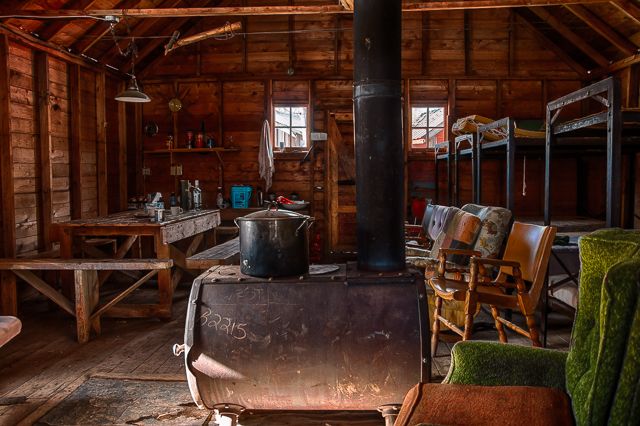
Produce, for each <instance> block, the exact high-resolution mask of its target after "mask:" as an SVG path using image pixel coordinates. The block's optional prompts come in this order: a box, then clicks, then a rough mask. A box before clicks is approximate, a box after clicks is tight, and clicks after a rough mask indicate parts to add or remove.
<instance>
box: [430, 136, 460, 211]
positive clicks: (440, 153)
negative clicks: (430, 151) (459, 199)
mask: <svg viewBox="0 0 640 426" xmlns="http://www.w3.org/2000/svg"><path fill="white" fill-rule="evenodd" d="M433 148H434V155H433V158H434V173H435V181H436V185H435V197H434V198H435V204H441V201H440V185H439V182H440V179H439V177H440V171H439V169H438V160H447V205H449V206H450V205H451V157H452V156H455V154H454V153H453V152H454V143H453V142H451V141H444V142H440V143H437V144H435V145H434V147H433Z"/></svg>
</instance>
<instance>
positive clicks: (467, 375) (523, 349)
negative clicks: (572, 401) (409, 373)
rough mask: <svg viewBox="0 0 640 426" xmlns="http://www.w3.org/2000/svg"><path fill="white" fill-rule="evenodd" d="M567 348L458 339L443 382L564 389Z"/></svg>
mask: <svg viewBox="0 0 640 426" xmlns="http://www.w3.org/2000/svg"><path fill="white" fill-rule="evenodd" d="M566 361H567V352H561V351H555V350H550V349H541V348H532V347H528V346H518V345H508V344H504V343H494V342H479V341H465V342H458V343H456V344H455V345H454V347H453V350H452V351H451V366H450V368H449V373H448V374H447V377H446V378H445V379H444V381H443V383H450V384H467V385H481V386H542V387H551V388H558V389H562V390H565V364H566Z"/></svg>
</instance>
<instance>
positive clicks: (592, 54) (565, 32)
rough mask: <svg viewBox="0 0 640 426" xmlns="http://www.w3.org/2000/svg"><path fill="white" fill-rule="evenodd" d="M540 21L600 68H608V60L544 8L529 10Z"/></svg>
mask: <svg viewBox="0 0 640 426" xmlns="http://www.w3.org/2000/svg"><path fill="white" fill-rule="evenodd" d="M530 10H531V11H532V12H533V13H535V14H536V15H537V16H538V17H539V18H540V19H542V20H544V21H545V22H546V23H547V24H549V25H550V26H551V28H553V29H554V30H556V31H557V32H558V33H559V34H560V35H561V36H562V37H564V38H566V39H567V40H568V41H569V42H571V44H573V45H574V46H575V47H577V48H578V49H580V50H581V51H582V52H583V53H584V54H585V55H587V56H588V57H589V58H591V59H592V60H593V61H594V62H595V63H596V64H598V65H599V66H601V67H603V68H604V67H607V66H609V60H608V59H607V58H605V57H604V55H603V54H602V53H600V52H598V51H597V50H596V49H595V48H594V47H592V46H591V45H590V44H589V43H587V42H586V41H585V40H584V39H583V38H582V37H580V36H579V35H577V34H576V33H574V32H573V31H572V30H571V29H569V27H567V26H566V25H565V24H563V23H562V21H560V19H558V18H557V17H556V16H555V15H553V14H552V13H551V12H549V11H548V10H546V9H544V8H539V7H534V8H531V9H530Z"/></svg>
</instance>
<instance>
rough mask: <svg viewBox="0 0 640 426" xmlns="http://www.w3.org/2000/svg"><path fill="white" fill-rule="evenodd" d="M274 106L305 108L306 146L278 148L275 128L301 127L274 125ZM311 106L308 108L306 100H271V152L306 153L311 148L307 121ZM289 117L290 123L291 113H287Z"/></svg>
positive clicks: (308, 120)
mask: <svg viewBox="0 0 640 426" xmlns="http://www.w3.org/2000/svg"><path fill="white" fill-rule="evenodd" d="M276 108H306V110H307V112H306V117H305V125H304V129H305V134H306V140H307V146H305V147H284V148H279V147H278V146H276V143H277V131H278V130H277V129H280V128H288V129H302V127H301V126H287V127H284V126H276ZM310 110H311V108H309V104H308V103H307V102H287V101H278V102H273V103H272V104H271V122H272V123H273V125H272V126H271V140H272V142H271V146H272V148H273V153H274V154H284V153H291V152H293V153H296V152H301V153H306V152H308V151H309V150H310V149H311V130H310V128H309V127H310V126H309V122H310V118H309V112H310ZM289 117H290V121H289V123H291V122H292V121H293V120H292V116H291V113H290V115H289Z"/></svg>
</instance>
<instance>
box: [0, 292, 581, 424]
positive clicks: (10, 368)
mask: <svg viewBox="0 0 640 426" xmlns="http://www.w3.org/2000/svg"><path fill="white" fill-rule="evenodd" d="M142 291H143V292H144V291H153V289H146V290H145V289H143V290H142ZM187 297H188V288H187V287H178V290H177V292H176V302H175V304H174V315H173V319H172V320H170V321H159V320H156V319H127V320H121V319H110V318H107V319H104V320H103V322H102V334H101V335H100V336H99V337H95V336H93V337H92V339H91V340H90V341H89V343H87V344H84V345H79V344H78V343H76V340H75V322H74V320H73V318H71V317H70V316H69V315H67V314H66V313H64V312H62V311H60V310H59V309H56V308H51V307H50V306H49V304H48V303H46V302H42V301H41V300H32V301H29V302H27V303H23V304H22V305H21V313H20V316H21V318H22V320H23V331H22V333H21V334H20V335H19V336H18V337H16V338H15V339H14V340H12V341H11V342H9V343H8V344H6V345H5V346H4V347H2V348H0V425H14V424H33V423H34V422H36V421H37V420H38V419H40V418H41V417H42V416H44V415H45V414H46V413H47V412H48V411H50V410H51V409H52V408H54V407H56V406H57V405H58V404H59V403H60V402H61V401H62V400H64V398H65V397H67V396H68V395H70V394H71V393H72V392H74V391H75V390H76V389H77V388H78V387H79V386H81V385H82V384H83V383H84V382H85V381H86V380H87V379H88V378H89V377H102V378H110V379H116V380H118V379H121V380H124V379H132V380H158V381H162V380H165V381H174V380H180V379H183V378H184V361H183V358H182V357H175V356H174V355H173V353H172V346H173V344H174V343H181V342H182V339H183V336H184V318H185V313H186V306H187V303H186V300H187ZM515 319H516V321H518V320H519V319H518V317H517V316H515ZM480 320H482V318H480ZM550 324H551V326H552V330H551V332H550V334H549V339H548V342H549V347H552V348H556V349H562V350H566V349H567V348H568V346H569V340H570V327H571V319H570V318H567V317H563V316H560V315H555V314H553V315H552V316H551V321H550ZM444 337H445V340H446V341H443V342H441V343H440V345H439V348H438V354H437V356H436V357H435V358H434V359H433V363H432V366H433V377H434V380H436V381H437V380H441V378H442V377H444V376H445V375H446V373H447V371H448V369H449V364H450V361H449V354H450V351H451V347H452V346H453V343H454V342H455V339H453V338H451V336H449V337H448V338H447V336H444ZM474 339H479V340H497V333H496V331H495V330H494V329H492V328H484V329H480V330H478V331H477V333H474ZM509 340H510V342H511V343H515V344H524V345H529V343H528V341H527V340H526V339H525V338H523V337H521V336H517V335H516V334H514V333H511V332H509ZM120 403H121V404H123V405H125V404H127V401H125V400H123V401H121V402H120ZM290 414H291V416H293V417H291V418H292V419H294V418H297V417H295V416H296V415H297V414H295V413H290ZM269 416H272V414H269V415H266V417H265V419H268V418H274V417H269ZM245 418H246V421H248V422H249V423H247V424H270V423H269V421H268V420H265V421H266V423H259V422H258V421H257V420H255V419H253V418H252V417H251V416H249V417H245ZM285 418H286V416H285V417H281V420H282V421H284V419H285ZM317 420H318V419H317V418H316V421H317ZM292 421H293V423H290V424H295V421H294V420H292ZM365 423H366V421H364V423H362V424H365ZM283 424H289V423H283ZM304 424H321V423H312V422H310V423H304ZM331 424H334V423H331ZM335 424H339V423H335ZM353 424H360V423H359V422H358V420H357V419H356V418H354V423H353ZM367 424H370V423H367ZM380 424H382V421H380Z"/></svg>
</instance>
